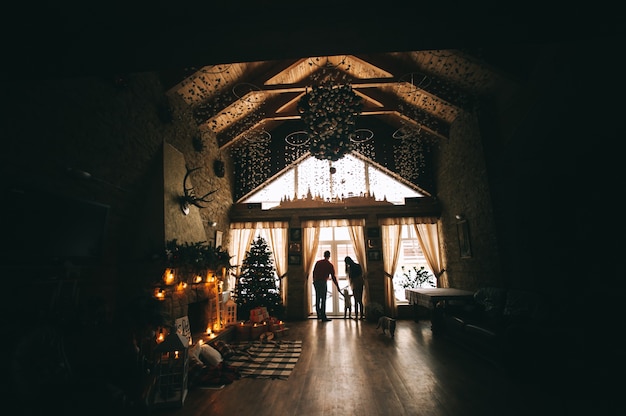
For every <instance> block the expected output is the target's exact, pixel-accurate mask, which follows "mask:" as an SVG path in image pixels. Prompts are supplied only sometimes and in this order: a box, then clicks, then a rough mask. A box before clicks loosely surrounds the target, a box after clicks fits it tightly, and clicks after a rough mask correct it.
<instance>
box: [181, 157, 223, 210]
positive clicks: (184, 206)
mask: <svg viewBox="0 0 626 416" xmlns="http://www.w3.org/2000/svg"><path fill="white" fill-rule="evenodd" d="M198 169H200V167H197V168H193V169H189V168H187V173H185V178H184V179H183V195H182V196H181V197H180V198H179V202H180V209H181V211H183V214H185V215H187V214H189V208H190V207H191V205H194V206H196V207H198V208H206V206H204V205H202V203H209V202H212V200H207V197H209V196H210V195H212V194H214V193H215V192H217V189H214V190H212V191H209V192H207V193H206V194H204V195H202V196H201V197H198V196H197V195H196V191H195V190H194V188H193V186H191V187H188V186H187V179H188V178H189V175H190V174H191V173H192V172H195V171H196V170H198Z"/></svg>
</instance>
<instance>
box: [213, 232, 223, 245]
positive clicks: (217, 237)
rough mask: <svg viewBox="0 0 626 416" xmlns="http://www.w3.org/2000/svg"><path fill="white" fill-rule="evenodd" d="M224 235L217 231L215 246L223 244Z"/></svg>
mask: <svg viewBox="0 0 626 416" xmlns="http://www.w3.org/2000/svg"><path fill="white" fill-rule="evenodd" d="M223 235H224V233H223V232H221V231H216V232H215V247H216V248H217V247H220V246H221V245H222V236H223Z"/></svg>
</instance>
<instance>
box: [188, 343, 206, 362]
mask: <svg viewBox="0 0 626 416" xmlns="http://www.w3.org/2000/svg"><path fill="white" fill-rule="evenodd" d="M189 360H190V361H191V364H192V365H199V366H204V363H203V362H202V360H201V359H200V344H199V343H196V344H194V345H193V346H192V347H191V348H189Z"/></svg>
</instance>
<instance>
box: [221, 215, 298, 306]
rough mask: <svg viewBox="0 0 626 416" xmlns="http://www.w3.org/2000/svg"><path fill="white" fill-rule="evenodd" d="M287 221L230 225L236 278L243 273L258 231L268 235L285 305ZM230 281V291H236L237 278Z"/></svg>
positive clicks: (232, 260)
mask: <svg viewBox="0 0 626 416" xmlns="http://www.w3.org/2000/svg"><path fill="white" fill-rule="evenodd" d="M288 228H289V223H288V222H287V221H256V222H234V223H231V224H230V244H229V248H228V253H229V254H230V255H231V256H233V257H232V259H231V264H234V265H236V268H235V273H234V274H235V276H239V274H240V273H241V263H242V262H243V260H244V258H245V257H246V252H247V251H249V250H250V245H252V241H253V240H254V238H255V237H256V234H257V231H260V230H264V231H265V233H266V234H267V236H268V237H267V245H268V247H269V249H270V251H271V252H272V257H273V258H274V267H275V268H276V273H277V274H278V276H279V277H280V291H281V296H282V300H283V305H285V306H286V305H287V303H286V301H287V279H285V277H286V273H287V230H288ZM235 276H232V277H231V278H229V279H232V280H230V281H229V283H228V286H229V288H230V289H229V290H234V289H235V283H236V280H235V279H236V277H235Z"/></svg>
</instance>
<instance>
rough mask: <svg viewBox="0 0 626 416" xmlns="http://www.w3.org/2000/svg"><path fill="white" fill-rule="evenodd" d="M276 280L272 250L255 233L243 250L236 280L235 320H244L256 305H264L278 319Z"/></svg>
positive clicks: (278, 300)
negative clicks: (244, 250) (250, 242)
mask: <svg viewBox="0 0 626 416" xmlns="http://www.w3.org/2000/svg"><path fill="white" fill-rule="evenodd" d="M278 283H279V282H278V276H277V274H276V269H275V267H274V259H273V256H272V252H271V251H270V249H269V247H268V245H267V242H266V241H265V239H264V238H263V237H261V236H258V237H257V238H256V240H254V241H253V242H252V245H251V246H250V251H248V252H246V256H245V258H244V260H243V262H242V265H241V274H240V275H239V278H238V280H237V285H236V288H235V295H234V298H235V302H237V319H240V320H248V319H249V318H250V310H252V309H254V308H256V307H258V306H265V307H266V308H267V312H268V313H269V315H270V316H273V317H277V318H281V317H282V314H283V303H282V299H281V296H280V289H279V286H278Z"/></svg>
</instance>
